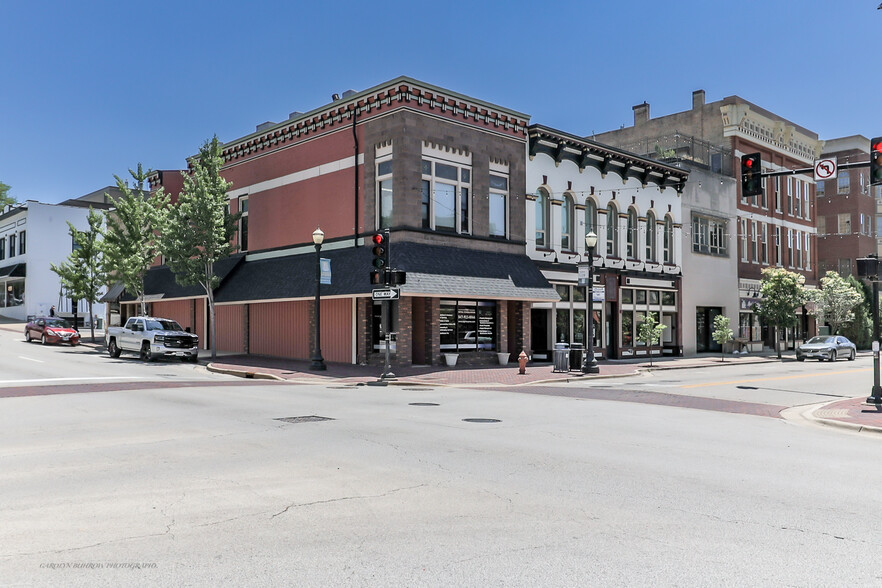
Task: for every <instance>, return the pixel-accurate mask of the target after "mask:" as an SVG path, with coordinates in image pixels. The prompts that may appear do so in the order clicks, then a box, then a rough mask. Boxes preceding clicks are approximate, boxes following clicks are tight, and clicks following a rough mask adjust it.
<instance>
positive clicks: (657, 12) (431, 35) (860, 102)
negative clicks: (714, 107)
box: [0, 0, 882, 203]
mask: <svg viewBox="0 0 882 588" xmlns="http://www.w3.org/2000/svg"><path fill="white" fill-rule="evenodd" d="M877 6H878V1H877V0H843V1H841V2H820V1H814V0H810V1H803V2H792V1H783V0H768V1H766V2H758V1H753V0H744V1H741V2H718V1H699V0H685V1H675V2H649V1H644V0H635V1H631V2H618V1H606V2H596V1H593V0H590V1H583V2H575V1H569V0H565V1H560V2H526V1H521V0H513V1H509V2H501V1H499V2H483V1H480V0H475V1H473V2H447V3H439V2H413V1H412V0H411V1H391V2H384V1H382V0H379V1H377V2H372V3H371V2H351V1H350V0H340V1H338V2H298V1H260V0H256V1H255V2H249V3H246V2H232V1H230V0H215V1H208V0H197V1H187V0H180V1H176V2H171V1H165V0H151V1H143V0H127V1H122V2H121V1H119V0H112V1H110V0H94V1H90V0H85V1H83V2H67V1H62V0H41V1H39V2H15V1H13V0H7V1H5V2H4V1H2V0H0V181H2V182H4V183H6V184H9V185H10V186H12V190H11V194H12V196H14V197H16V198H17V199H18V200H20V201H24V200H39V201H42V202H50V203H51V202H59V201H61V200H65V199H67V198H74V197H78V196H82V195H83V194H87V193H89V192H92V191H94V190H98V189H101V188H103V187H105V186H108V185H112V184H113V183H114V179H113V176H114V174H117V175H120V176H127V175H128V173H127V170H128V169H129V168H134V167H136V166H137V164H138V163H139V162H140V163H142V164H143V165H144V167H145V168H152V169H180V168H182V167H184V165H185V163H184V161H185V158H186V157H187V156H189V155H192V154H194V153H195V152H196V151H197V150H198V148H199V146H200V145H201V144H202V143H203V142H204V141H205V140H206V139H209V138H211V136H212V135H214V134H217V136H218V137H219V138H220V140H221V141H230V140H233V139H236V138H238V137H241V136H244V135H247V134H249V133H251V132H252V131H253V130H254V128H255V125H257V124H259V123H262V122H264V121H282V120H285V119H287V118H288V114H289V113H291V112H293V111H295V110H299V111H304V112H306V111H308V110H311V109H313V108H317V107H319V106H321V105H323V104H326V103H328V102H330V97H331V94H333V93H342V92H343V91H344V90H347V89H354V90H363V89H366V88H369V87H372V86H375V85H377V84H380V83H382V82H385V81H387V80H390V79H392V78H394V77H397V76H399V75H406V76H410V77H413V78H416V79H418V80H421V81H423V82H427V83H430V84H433V85H436V86H441V87H444V88H447V89H450V90H452V91H455V92H458V93H460V94H464V95H467V96H472V97H474V98H478V99H481V100H486V101H489V102H492V103H495V104H498V105H500V106H505V107H508V108H511V109H514V110H517V111H520V112H523V113H526V114H528V115H530V116H531V122H532V123H540V124H543V125H547V126H550V127H553V128H557V129H560V130H562V131H566V132H570V133H573V134H577V135H589V134H591V133H592V132H598V133H599V132H602V131H606V130H611V129H615V128H619V127H620V126H622V125H630V124H632V120H633V116H632V111H631V107H632V106H633V105H635V104H639V103H641V102H643V101H647V102H649V103H650V109H651V114H652V116H661V115H664V114H670V113H673V112H679V111H682V110H687V109H689V108H690V107H691V104H692V102H691V101H692V91H693V90H697V89H704V90H705V91H706V92H707V100H708V101H714V100H719V99H721V98H724V97H726V96H730V95H733V94H737V95H739V96H741V97H743V98H745V99H747V100H750V101H751V102H753V103H755V104H757V105H759V106H762V107H763V108H765V109H767V110H770V111H772V112H774V113H776V114H778V115H780V116H783V117H785V118H787V119H788V120H790V121H792V122H794V123H796V124H798V125H801V126H803V127H806V128H808V129H809V130H812V131H814V132H817V133H818V134H819V135H820V137H821V138H822V139H831V138H835V137H841V136H847V135H855V134H860V135H864V136H866V137H873V136H880V135H882V116H880V115H879V113H880V111H882V99H880V98H882V82H880V79H882V57H880V54H882V42H880V37H882V10H877V9H876V7H877Z"/></svg>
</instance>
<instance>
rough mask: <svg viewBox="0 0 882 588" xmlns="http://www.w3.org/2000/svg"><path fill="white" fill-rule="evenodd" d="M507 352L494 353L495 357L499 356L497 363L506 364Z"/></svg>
mask: <svg viewBox="0 0 882 588" xmlns="http://www.w3.org/2000/svg"><path fill="white" fill-rule="evenodd" d="M509 355H510V354H509V353H502V352H499V353H497V354H496V357H497V358H499V365H508V357H509Z"/></svg>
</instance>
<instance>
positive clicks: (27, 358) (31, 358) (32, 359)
mask: <svg viewBox="0 0 882 588" xmlns="http://www.w3.org/2000/svg"><path fill="white" fill-rule="evenodd" d="M18 358H19V359H26V360H28V361H36V362H37V363H46V362H45V361H43V360H42V359H34V358H33V357H25V356H24V355H19V356H18Z"/></svg>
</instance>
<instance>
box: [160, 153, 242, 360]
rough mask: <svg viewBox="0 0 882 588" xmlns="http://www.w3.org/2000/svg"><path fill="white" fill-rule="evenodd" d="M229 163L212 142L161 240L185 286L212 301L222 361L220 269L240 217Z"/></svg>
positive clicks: (195, 164) (194, 166)
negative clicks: (232, 198)
mask: <svg viewBox="0 0 882 588" xmlns="http://www.w3.org/2000/svg"><path fill="white" fill-rule="evenodd" d="M222 165H223V158H222V157H221V145H220V142H219V141H218V139H217V136H215V137H214V138H212V139H211V140H210V141H206V142H205V144H204V145H203V146H202V148H201V149H200V150H199V154H198V155H197V156H196V157H194V158H193V159H192V160H191V162H190V169H189V171H188V172H185V173H184V188H183V190H182V191H181V195H180V197H179V198H178V201H177V202H176V203H175V204H174V205H173V206H171V207H170V208H169V209H168V215H167V219H166V223H165V226H164V230H163V232H162V236H161V244H162V252H163V254H164V255H165V257H166V261H167V263H168V266H169V267H170V268H171V270H172V271H173V272H174V274H175V280H176V281H177V282H178V283H179V284H181V285H182V286H195V285H199V286H202V288H203V290H205V295H206V297H207V300H208V312H209V321H210V322H209V324H210V325H211V336H210V341H211V358H212V359H215V358H216V357H217V346H216V341H217V336H216V331H217V324H216V323H217V322H216V320H215V307H214V290H215V289H216V288H217V287H218V285H219V284H220V279H219V278H218V277H217V275H216V274H215V271H214V268H215V264H216V263H217V262H218V261H220V260H222V259H224V258H226V257H229V256H230V254H232V253H233V252H234V251H235V246H234V245H233V236H234V235H235V233H236V224H237V222H238V220H239V214H234V215H231V214H230V212H229V210H228V208H227V191H228V190H229V189H230V187H231V186H232V183H231V182H228V181H226V180H225V179H224V178H223V177H222V176H221V174H220V169H221V166H222Z"/></svg>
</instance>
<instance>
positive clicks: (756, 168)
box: [741, 153, 763, 197]
mask: <svg viewBox="0 0 882 588" xmlns="http://www.w3.org/2000/svg"><path fill="white" fill-rule="evenodd" d="M762 167H763V162H762V159H760V154H759V153H749V154H747V155H742V156H741V196H742V197H746V196H760V195H762V193H763V179H762V175H761V174H762Z"/></svg>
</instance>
